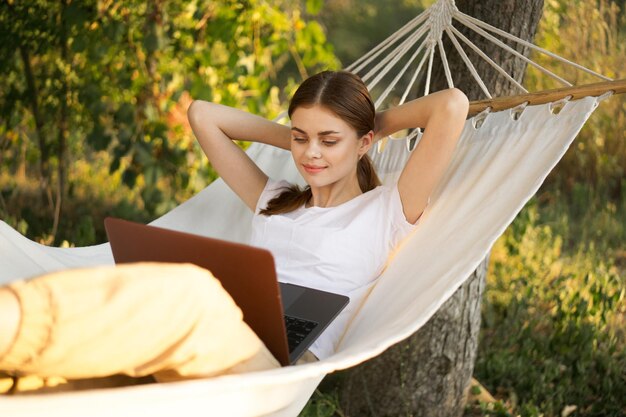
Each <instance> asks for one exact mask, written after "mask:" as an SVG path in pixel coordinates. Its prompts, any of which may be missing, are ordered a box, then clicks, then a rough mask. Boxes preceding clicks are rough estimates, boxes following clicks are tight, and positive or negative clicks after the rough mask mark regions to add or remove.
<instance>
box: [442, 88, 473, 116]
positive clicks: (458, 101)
mask: <svg viewBox="0 0 626 417" xmlns="http://www.w3.org/2000/svg"><path fill="white" fill-rule="evenodd" d="M448 95H449V97H448V100H447V108H448V109H449V111H452V112H454V113H455V114H462V115H463V116H464V117H467V113H468V112H469V105H470V102H469V99H468V98H467V96H466V95H465V93H464V92H463V91H461V90H459V89H458V88H450V89H448Z"/></svg>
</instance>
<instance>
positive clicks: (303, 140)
mask: <svg viewBox="0 0 626 417" xmlns="http://www.w3.org/2000/svg"><path fill="white" fill-rule="evenodd" d="M293 140H294V141H295V142H306V139H305V138H293Z"/></svg>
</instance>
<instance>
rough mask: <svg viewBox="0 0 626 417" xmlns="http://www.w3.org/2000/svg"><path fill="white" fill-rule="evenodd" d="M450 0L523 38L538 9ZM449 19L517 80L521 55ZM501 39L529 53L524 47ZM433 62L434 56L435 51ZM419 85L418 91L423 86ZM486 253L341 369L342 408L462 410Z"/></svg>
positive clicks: (516, 0) (490, 77)
mask: <svg viewBox="0 0 626 417" xmlns="http://www.w3.org/2000/svg"><path fill="white" fill-rule="evenodd" d="M456 4H457V7H458V8H459V10H460V11H462V12H463V13H466V14H468V15H470V16H473V17H476V18H477V19H480V20H482V21H484V22H487V23H489V24H491V25H493V26H495V27H498V28H500V29H502V30H504V31H506V32H508V33H511V34H513V35H515V36H517V37H520V38H522V39H525V40H528V41H530V42H532V40H533V38H534V35H535V32H536V29H537V24H538V22H539V19H540V18H541V14H542V10H543V0H457V1H456ZM455 27H457V28H459V30H461V32H462V33H463V34H464V35H465V36H467V37H468V38H469V39H470V40H471V41H472V42H474V44H476V45H477V46H478V47H479V48H480V49H481V50H482V51H483V52H485V53H486V54H487V55H488V56H489V57H491V58H492V59H493V60H494V61H495V62H496V63H498V64H500V66H501V67H502V68H503V69H504V70H505V71H507V72H508V73H509V74H510V75H511V76H512V77H513V78H514V79H516V80H517V81H518V82H520V83H521V81H522V79H523V74H524V72H525V69H526V63H525V62H524V61H522V60H521V59H519V58H516V57H513V56H512V55H511V54H510V53H508V52H503V50H502V49H501V48H500V47H498V46H496V45H495V44H493V43H491V42H489V41H485V40H484V38H482V37H480V36H479V35H477V34H475V33H474V32H470V31H468V30H465V29H464V28H462V27H461V26H460V25H459V24H458V22H455ZM496 37H498V36H496ZM498 38H499V37H498ZM506 43H507V44H508V45H510V46H512V47H513V48H514V49H516V50H517V51H518V52H520V53H522V54H523V55H525V56H527V55H528V52H529V51H528V48H525V47H519V46H518V45H514V44H512V42H510V41H507V42H506ZM444 46H445V51H446V56H447V58H448V63H449V66H450V71H451V73H452V79H453V82H454V85H455V86H456V87H457V88H460V89H461V90H462V91H463V92H465V94H467V96H468V97H469V98H470V100H477V99H481V98H486V97H485V96H484V95H483V93H482V90H480V87H479V86H478V84H477V83H476V82H475V81H474V79H473V77H472V76H471V74H470V72H469V71H468V70H467V68H466V66H465V63H464V62H463V61H462V59H461V57H460V56H459V55H458V53H457V52H456V50H455V49H454V47H453V46H452V44H451V42H450V41H449V39H448V38H447V36H444ZM464 50H465V51H466V53H467V55H468V57H469V59H470V60H471V62H472V63H473V64H474V66H475V67H476V70H477V72H478V74H479V75H480V77H481V78H482V79H483V81H484V83H485V85H486V86H487V88H488V89H489V91H490V92H491V93H492V95H494V96H503V95H510V94H513V93H516V92H517V91H515V89H514V87H513V86H512V84H511V83H510V82H509V81H508V80H507V79H506V78H504V77H503V76H502V75H501V74H499V73H498V72H496V71H495V70H494V69H493V68H492V67H491V66H490V65H489V64H488V63H487V62H485V61H484V60H482V58H479V57H478V55H477V54H475V53H474V52H473V51H472V50H469V48H464ZM434 62H435V63H438V62H440V61H439V58H438V57H437V59H436V60H435V61H434ZM447 87H448V85H447V82H446V77H445V74H444V71H443V67H442V66H441V65H440V64H439V65H438V66H435V65H434V66H433V79H432V83H431V88H430V91H431V92H433V91H437V90H441V89H445V88H447ZM418 91H420V92H423V91H424V86H423V85H422V86H421V88H419V89H418ZM461 233H462V231H461ZM488 260H489V255H487V257H486V258H485V259H484V260H483V262H482V263H481V264H480V266H479V267H478V268H477V269H476V271H474V273H473V274H472V275H471V276H470V277H468V279H467V281H466V282H465V283H464V284H463V285H462V286H461V287H460V288H459V290H458V291H457V292H456V293H455V294H454V295H453V296H452V298H451V299H450V300H448V301H447V302H446V303H445V304H444V305H443V306H442V308H441V309H440V310H439V311H438V312H437V313H436V314H435V315H434V316H433V317H432V318H431V320H430V321H429V322H428V323H427V324H426V325H424V326H423V327H422V328H421V329H420V330H419V331H417V332H416V333H415V334H413V335H412V336H411V337H409V338H408V339H407V340H405V341H403V342H401V343H398V344H397V345H395V346H393V347H391V348H390V349H388V350H387V351H385V352H384V353H383V354H382V355H380V356H378V357H376V358H374V359H371V360H370V361H368V362H366V363H364V364H362V365H360V366H358V367H355V368H353V369H350V370H347V371H345V372H343V375H342V376H341V378H340V379H339V380H340V381H341V382H340V399H341V400H340V402H341V408H342V410H343V412H344V414H345V415H346V416H368V415H369V416H433V417H438V416H446V417H447V416H460V415H461V414H462V412H463V409H464V406H465V399H466V396H467V389H468V386H469V383H470V380H471V376H472V372H473V370H474V362H475V360H476V352H477V347H478V334H479V329H480V303H481V299H482V293H483V289H484V287H485V276H486V273H487V265H488Z"/></svg>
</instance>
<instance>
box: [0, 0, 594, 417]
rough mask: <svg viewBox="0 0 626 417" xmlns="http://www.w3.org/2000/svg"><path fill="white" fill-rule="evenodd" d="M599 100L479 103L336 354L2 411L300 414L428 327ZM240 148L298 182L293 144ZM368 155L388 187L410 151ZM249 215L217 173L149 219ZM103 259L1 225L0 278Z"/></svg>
mask: <svg viewBox="0 0 626 417" xmlns="http://www.w3.org/2000/svg"><path fill="white" fill-rule="evenodd" d="M440 3H441V4H443V3H445V4H444V5H449V4H453V2H451V1H450V0H448V1H440V2H439V3H437V4H436V5H435V6H433V9H434V8H435V7H441V5H440ZM446 10H447V9H446ZM429 13H431V12H429ZM422 21H423V20H422ZM424 33H426V32H424ZM414 40H415V41H417V39H414ZM374 51H376V49H375V50H374ZM407 51H408V49H407ZM363 62H364V61H363ZM381 68H383V67H382V66H381ZM385 68H386V67H385ZM427 84H428V83H427ZM601 99H602V98H593V97H586V98H583V99H580V100H576V101H567V100H565V102H564V107H563V109H562V110H561V111H560V112H559V113H558V114H556V115H555V114H552V112H551V108H552V104H543V105H529V106H526V107H525V108H524V109H523V111H522V114H521V117H519V118H518V120H514V119H516V118H517V117H513V115H514V113H515V112H514V111H511V110H503V111H499V112H492V113H489V112H488V111H487V112H483V113H481V114H479V115H478V116H476V117H474V118H472V119H469V120H468V121H467V122H466V124H465V127H464V129H463V132H462V134H461V138H460V141H459V144H458V146H457V149H456V150H455V153H454V156H453V159H452V162H451V165H450V167H449V169H448V171H447V173H446V174H445V176H444V178H443V179H442V182H441V183H440V185H439V186H438V188H437V189H436V190H435V192H434V194H433V195H432V197H431V203H430V205H429V207H428V208H427V210H426V212H425V213H424V215H423V217H422V220H421V224H420V227H418V228H417V229H416V230H415V232H414V233H413V235H412V236H411V237H410V238H409V239H408V240H407V241H405V244H404V245H403V247H401V248H399V250H398V251H396V253H394V254H392V256H391V258H390V260H391V259H392V261H390V262H389V263H388V265H387V268H386V269H385V270H384V272H383V273H382V275H381V277H380V279H379V281H378V283H377V284H376V285H375V286H374V288H373V289H372V291H371V293H370V294H369V296H368V297H367V299H366V300H365V302H364V303H363V305H362V306H361V308H360V309H359V311H358V313H357V315H356V316H355V317H354V319H353V321H352V322H351V323H350V325H349V327H348V329H347V331H346V333H345V335H344V337H343V339H342V341H341V343H340V345H339V348H338V351H337V352H336V354H334V355H333V356H331V357H329V358H327V359H325V360H322V361H320V362H317V363H311V364H306V365H301V366H291V367H284V368H280V369H275V370H271V371H264V372H256V373H249V374H243V375H229V376H223V377H216V378H212V379H204V380H195V381H185V382H177V383H170V384H150V385H140V386H133V387H124V388H114V389H102V390H92V391H82V392H71V393H63V394H53V395H28V396H14V397H4V398H1V399H0V410H2V412H3V415H11V416H26V415H47V416H53V415H59V416H73V415H76V416H83V415H89V416H100V415H102V416H110V415H152V416H161V415H162V416H172V415H189V416H190V415H216V416H259V415H273V416H296V415H297V414H298V413H299V412H300V411H301V410H302V408H303V407H304V405H305V404H306V402H307V400H308V399H309V397H310V396H311V394H312V393H313V391H314V390H315V388H316V387H317V385H318V384H319V382H320V381H321V380H322V378H323V377H324V376H325V375H326V374H328V373H330V372H333V371H336V370H340V369H345V368H348V367H351V366H354V365H357V364H359V363H361V362H363V361H366V360H368V359H370V358H372V357H374V356H376V355H378V354H380V353H381V352H383V351H384V350H385V349H387V348H389V347H390V346H391V345H393V344H395V343H397V342H399V341H401V340H402V339H404V338H406V337H408V336H410V335H411V334H413V333H414V332H415V331H416V330H417V329H419V328H420V326H422V325H423V324H424V323H426V321H427V320H428V319H429V318H430V317H431V316H432V315H433V314H434V313H435V312H436V311H437V309H438V308H439V307H440V306H441V305H442V304H443V303H444V302H445V301H446V299H448V298H449V297H450V296H451V295H452V294H453V293H454V292H455V291H456V289H457V288H458V287H459V286H460V285H461V284H462V282H463V281H464V279H466V278H467V277H468V276H469V275H470V274H471V273H472V271H474V270H475V269H476V267H477V266H478V264H479V263H480V262H481V260H482V259H483V258H484V257H485V255H486V254H487V253H488V252H489V250H490V248H491V246H492V244H493V243H494V242H495V241H496V239H497V238H498V237H499V236H500V235H501V234H502V233H503V232H504V230H505V229H506V227H507V226H508V225H509V224H510V223H511V222H512V221H513V219H514V218H515V216H516V215H517V213H518V212H519V211H520V210H521V209H522V207H523V206H524V204H525V203H526V202H527V201H528V200H529V199H530V198H531V197H532V196H533V194H534V193H535V192H536V191H537V189H538V188H539V186H540V185H541V183H542V182H543V181H544V179H545V178H546V176H547V175H548V173H549V172H550V170H551V169H552V168H553V167H554V166H555V165H556V163H557V162H558V161H559V159H560V158H561V157H562V156H563V154H564V153H565V151H566V150H567V148H568V146H569V145H570V143H571V142H572V141H573V140H574V138H575V136H576V134H577V133H578V132H579V130H580V128H581V127H582V126H583V124H584V123H585V121H586V120H587V118H588V117H589V116H590V115H591V113H592V112H593V110H594V109H595V108H596V106H597V105H598V102H599V101H600V100H601ZM477 122H478V123H477ZM481 123H482V125H481V126H480V127H479V128H476V127H475V124H476V125H479V124H481ZM247 153H248V154H249V155H250V156H251V157H252V159H253V160H254V161H256V162H257V163H258V164H259V166H260V167H261V169H262V170H263V171H264V172H265V173H267V174H268V175H269V176H270V177H272V178H276V179H278V178H280V179H286V180H288V181H291V182H295V183H299V184H303V180H302V178H301V177H300V176H299V174H298V172H297V170H296V168H295V166H294V165H293V162H292V159H291V155H290V153H289V152H287V151H284V150H280V149H277V148H273V147H271V146H267V145H261V144H258V143H254V144H252V146H250V148H249V149H248V150H247ZM370 155H371V156H372V158H373V160H374V163H375V165H376V169H377V172H378V173H379V175H380V177H381V179H382V181H383V182H384V183H386V184H389V183H392V182H394V181H396V180H397V179H398V176H399V175H400V172H401V170H402V168H403V167H404V164H405V162H406V160H407V159H408V156H409V152H408V151H407V146H406V145H405V143H404V142H403V141H400V140H393V141H389V142H388V143H387V145H386V146H385V149H384V152H382V153H378V152H377V151H376V150H375V149H372V150H371V151H370ZM250 220H251V213H250V212H249V210H248V209H247V208H246V206H245V205H244V204H243V203H242V202H241V201H240V200H239V198H238V197H237V196H236V195H235V194H234V193H232V191H231V190H230V189H229V188H228V187H227V186H226V185H225V183H224V182H223V181H222V180H216V181H215V182H214V183H212V184H211V185H210V186H209V187H207V188H206V189H205V190H203V191H202V192H200V193H199V194H198V195H196V196H194V197H193V198H191V199H190V200H189V201H187V202H185V203H183V204H182V205H180V206H179V207H177V208H175V209H174V210H172V211H171V212H169V213H168V214H166V215H165V216H163V217H161V218H159V219H158V220H156V221H155V222H153V224H155V225H158V226H162V227H167V228H171V229H176V230H182V231H188V232H191V233H197V234H203V235H206V236H213V237H218V238H223V239H228V240H233V241H238V242H246V241H247V239H248V237H249V234H250ZM111 263H113V259H112V256H111V251H110V248H109V245H108V244H103V245H98V246H92V247H85V248H70V249H59V248H51V247H46V246H42V245H39V244H37V243H35V242H32V241H30V240H28V239H27V238H25V237H24V236H22V235H21V234H19V233H18V232H16V231H15V230H14V229H12V228H11V227H9V226H8V225H7V224H6V223H4V222H0V284H2V283H7V282H10V281H12V280H16V279H19V278H26V277H30V276H33V275H38V274H41V273H45V272H49V271H54V270H59V269H65V268H71V267H84V266H89V265H101V264H111ZM85 279H88V278H87V277H86V278H85Z"/></svg>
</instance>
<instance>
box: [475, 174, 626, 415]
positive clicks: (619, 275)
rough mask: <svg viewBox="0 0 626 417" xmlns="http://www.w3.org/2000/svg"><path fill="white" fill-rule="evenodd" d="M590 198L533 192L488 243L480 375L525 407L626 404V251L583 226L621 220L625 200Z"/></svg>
mask: <svg viewBox="0 0 626 417" xmlns="http://www.w3.org/2000/svg"><path fill="white" fill-rule="evenodd" d="M580 187H582V186H580ZM586 192H587V193H588V195H592V196H593V192H592V191H590V190H586ZM544 193H546V191H544ZM594 199H597V197H595V196H593V197H592V199H591V200H586V201H584V202H585V203H586V205H585V206H584V207H587V209H585V210H581V209H580V207H579V206H577V205H575V204H572V202H571V201H567V199H562V200H565V201H562V200H559V202H558V203H551V204H550V205H546V206H544V207H541V205H540V204H539V203H538V201H537V199H533V200H532V201H531V203H530V204H528V205H527V206H526V207H525V208H524V210H523V211H522V213H521V214H520V216H518V217H517V219H516V220H515V222H514V223H513V225H512V227H510V228H509V229H508V230H507V231H506V232H505V233H504V235H503V236H502V237H501V238H500V239H499V240H498V242H497V243H496V244H495V245H494V247H493V249H492V252H491V265H490V273H489V278H488V288H487V291H486V296H485V303H484V305H483V331H482V333H481V342H480V352H479V355H478V360H477V363H476V369H475V374H476V376H477V378H478V379H479V380H480V381H481V382H482V383H483V384H484V385H486V386H487V387H488V388H489V389H490V391H491V392H495V393H497V394H498V395H499V396H501V397H504V398H507V399H508V400H509V401H510V405H511V406H512V407H513V408H515V409H516V410H517V413H519V414H521V415H522V416H534V415H539V414H540V413H538V411H537V410H540V412H541V414H545V415H559V414H560V413H561V410H562V409H564V408H565V407H566V406H568V405H576V406H577V410H578V411H577V415H586V416H610V415H622V414H621V413H623V411H624V407H625V406H626V403H625V402H624V399H625V398H626V385H624V383H623V381H624V377H625V376H626V375H625V374H624V370H625V369H626V333H625V332H624V322H623V320H624V314H626V274H624V271H625V269H626V268H624V265H621V266H620V265H619V262H620V261H619V260H618V259H620V258H619V257H620V256H621V257H623V254H622V253H621V252H620V250H621V249H620V247H616V246H611V243H610V240H611V239H612V238H613V237H612V236H611V234H610V233H608V234H607V235H604V234H602V235H596V236H594V238H593V240H588V241H586V240H581V239H579V236H578V235H577V233H579V228H580V227H581V226H580V223H579V222H577V220H578V219H587V220H593V219H595V220H597V219H603V218H607V217H610V218H611V219H613V220H614V221H616V222H617V219H618V218H620V217H619V216H623V215H624V214H626V200H623V201H621V202H620V203H619V213H615V211H614V209H613V208H611V207H606V200H604V199H602V198H601V199H597V200H596V201H595V204H594ZM599 201H604V202H605V207H604V208H603V207H601V206H598V204H597V203H598V202H599ZM570 204H571V205H570ZM555 206H556V207H555ZM568 207H570V208H571V209H570V208H568ZM616 214H617V215H616ZM621 218H622V219H623V218H624V217H621ZM576 224H578V225H579V226H578V227H574V226H572V225H576ZM607 226H608V227H609V228H610V227H611V226H610V224H609V225H605V226H604V228H603V229H601V230H600V232H609V229H607ZM587 227H588V225H587ZM619 233H620V234H621V236H620V237H619V239H622V241H624V239H625V238H626V236H624V230H623V227H622V230H621V231H620V232H619ZM568 241H570V242H578V243H576V244H573V243H570V244H569V245H567V246H568V247H567V248H566V247H565V246H566V245H564V242H568ZM611 248H612V250H611ZM621 262H623V259H622V261H621Z"/></svg>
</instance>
